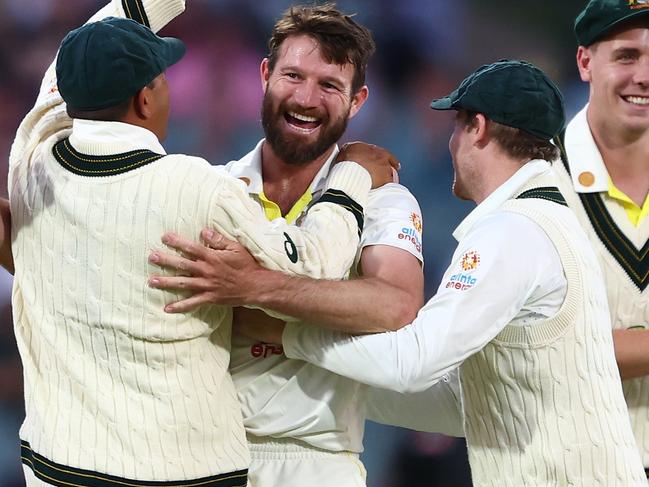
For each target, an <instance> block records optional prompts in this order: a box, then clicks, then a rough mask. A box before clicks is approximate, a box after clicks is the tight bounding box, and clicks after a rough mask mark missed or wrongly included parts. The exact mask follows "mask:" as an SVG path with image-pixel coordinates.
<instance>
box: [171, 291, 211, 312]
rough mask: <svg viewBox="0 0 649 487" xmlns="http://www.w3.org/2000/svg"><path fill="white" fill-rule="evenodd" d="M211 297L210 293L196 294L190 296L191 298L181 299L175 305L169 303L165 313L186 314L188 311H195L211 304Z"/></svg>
mask: <svg viewBox="0 0 649 487" xmlns="http://www.w3.org/2000/svg"><path fill="white" fill-rule="evenodd" d="M211 302H212V300H211V297H210V295H209V293H201V294H196V295H194V296H190V297H189V298H185V299H181V300H180V301H176V302H174V303H169V304H168V305H167V306H165V313H186V312H187V311H193V310H195V309H196V308H198V307H199V306H202V305H204V304H208V303H211Z"/></svg>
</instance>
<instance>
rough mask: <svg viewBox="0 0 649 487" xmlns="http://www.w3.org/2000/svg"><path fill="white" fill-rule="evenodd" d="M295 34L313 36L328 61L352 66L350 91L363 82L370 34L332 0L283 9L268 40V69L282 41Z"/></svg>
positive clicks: (371, 47) (370, 47) (371, 48)
mask: <svg viewBox="0 0 649 487" xmlns="http://www.w3.org/2000/svg"><path fill="white" fill-rule="evenodd" d="M296 35H308V36H310V37H312V38H313V39H315V40H316V41H317V43H318V44H319V46H320V49H321V50H322V54H323V56H324V58H325V59H326V60H327V62H330V63H335V64H339V65H343V64H347V63H350V64H352V65H353V66H354V78H353V80H352V94H354V93H356V92H358V90H359V89H360V88H361V87H362V86H363V85H364V84H365V71H366V69H367V62H368V60H369V58H370V56H372V54H373V53H374V51H375V49H376V45H375V44H374V40H373V39H372V34H371V32H370V31H369V29H367V28H366V27H364V26H362V25H360V24H358V23H357V22H355V21H354V20H353V19H352V16H350V15H345V14H343V13H342V12H340V11H339V10H336V6H335V4H334V3H325V4H323V5H296V6H293V7H290V8H289V9H288V10H286V11H285V12H284V14H283V15H282V17H281V18H280V19H279V20H278V21H277V22H276V23H275V26H274V27H273V32H272V34H271V36H270V39H269V41H268V49H269V54H268V67H269V68H270V70H271V71H272V70H273V69H274V68H275V63H276V62H277V56H278V52H279V48H280V46H281V45H282V43H283V42H284V40H286V38H287V37H289V36H296Z"/></svg>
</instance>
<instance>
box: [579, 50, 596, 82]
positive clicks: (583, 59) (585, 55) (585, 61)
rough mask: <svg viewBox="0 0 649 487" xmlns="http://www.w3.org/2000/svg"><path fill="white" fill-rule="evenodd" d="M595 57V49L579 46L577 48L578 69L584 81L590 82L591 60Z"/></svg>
mask: <svg viewBox="0 0 649 487" xmlns="http://www.w3.org/2000/svg"><path fill="white" fill-rule="evenodd" d="M592 59H593V50H592V49H591V48H589V47H584V46H579V49H577V69H579V76H580V77H581V80H582V81H585V82H587V83H588V82H590V81H591V73H590V62H591V61H592Z"/></svg>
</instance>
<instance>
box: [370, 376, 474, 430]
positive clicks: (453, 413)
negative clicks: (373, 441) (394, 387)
mask: <svg viewBox="0 0 649 487" xmlns="http://www.w3.org/2000/svg"><path fill="white" fill-rule="evenodd" d="M365 404H366V407H365V409H366V414H367V419H369V420H371V421H375V422H377V423H381V424H388V425H392V426H400V427H402V428H409V429H411V430H415V431H425V432H427V433H442V434H445V435H448V436H464V426H463V416H462V402H461V400H460V381H459V373H458V370H457V369H455V370H453V371H452V372H451V373H449V374H448V375H445V376H443V377H442V379H441V380H440V381H439V382H438V383H437V384H435V385H434V386H432V387H429V388H428V389H426V390H424V391H422V392H415V393H410V394H401V393H399V392H394V391H388V390H386V389H378V388H375V387H370V388H368V389H367V396H366V403H365Z"/></svg>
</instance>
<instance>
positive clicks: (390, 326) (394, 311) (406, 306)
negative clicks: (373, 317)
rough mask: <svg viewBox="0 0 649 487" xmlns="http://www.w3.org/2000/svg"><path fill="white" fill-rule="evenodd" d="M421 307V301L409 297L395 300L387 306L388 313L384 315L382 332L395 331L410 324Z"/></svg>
mask: <svg viewBox="0 0 649 487" xmlns="http://www.w3.org/2000/svg"><path fill="white" fill-rule="evenodd" d="M420 307H421V300H419V299H415V298H413V297H412V296H410V295H407V296H404V297H403V298H400V299H395V300H394V302H393V303H391V305H390V306H389V308H390V312H389V313H386V314H385V317H386V320H385V323H384V326H385V328H384V330H383V331H397V330H400V329H401V328H403V327H404V326H406V325H408V324H410V323H412V322H413V321H414V320H415V318H416V317H417V313H418V312H419V309H420Z"/></svg>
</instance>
